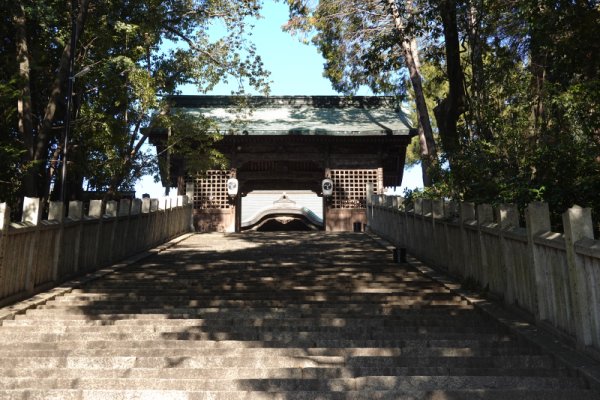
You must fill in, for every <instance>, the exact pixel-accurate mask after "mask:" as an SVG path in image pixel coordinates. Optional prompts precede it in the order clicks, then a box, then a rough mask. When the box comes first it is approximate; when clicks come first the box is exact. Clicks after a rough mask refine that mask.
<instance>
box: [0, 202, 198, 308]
mask: <svg viewBox="0 0 600 400" xmlns="http://www.w3.org/2000/svg"><path fill="white" fill-rule="evenodd" d="M191 213H192V206H191V204H189V202H188V199H187V196H178V197H177V198H168V197H167V198H161V199H143V200H142V199H134V200H121V201H120V202H119V203H117V202H115V201H108V202H106V203H103V202H102V201H101V200H92V201H91V202H90V203H89V207H88V211H87V213H85V214H86V215H84V204H83V203H82V202H80V201H72V202H70V203H69V205H68V213H67V215H66V216H65V208H64V207H63V204H62V203H61V202H51V203H50V206H49V210H48V219H47V220H42V219H41V209H40V200H39V199H37V198H25V199H24V205H23V219H22V221H21V222H16V223H15V222H13V223H11V221H10V209H9V208H8V207H7V205H6V203H2V204H0V305H2V304H9V303H12V302H14V301H17V300H19V299H22V298H25V297H28V296H31V295H32V294H34V293H35V292H37V291H39V290H43V289H45V288H49V287H52V286H54V285H56V284H59V283H60V282H62V281H65V280H66V279H69V278H71V277H75V276H79V275H82V274H85V273H87V272H92V271H95V270H98V269H100V268H102V267H104V266H107V265H110V264H112V263H114V262H116V261H119V260H122V259H124V258H126V257H129V256H131V255H134V254H136V253H139V252H141V251H143V250H146V249H148V248H150V247H153V246H155V245H157V244H160V243H164V242H165V241H167V240H169V239H171V238H173V237H175V236H178V235H181V234H183V233H186V232H189V231H190V226H191V224H190V221H191Z"/></svg>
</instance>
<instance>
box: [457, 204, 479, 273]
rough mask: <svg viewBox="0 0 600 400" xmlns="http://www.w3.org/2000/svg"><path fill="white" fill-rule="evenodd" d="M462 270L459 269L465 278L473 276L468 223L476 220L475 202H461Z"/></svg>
mask: <svg viewBox="0 0 600 400" xmlns="http://www.w3.org/2000/svg"><path fill="white" fill-rule="evenodd" d="M459 218H460V236H461V244H462V246H461V249H460V250H461V251H462V256H461V260H463V263H462V268H463V270H462V271H457V272H458V273H459V274H460V275H461V276H462V277H463V278H473V261H472V260H470V259H469V233H468V231H467V228H466V226H467V224H468V223H470V222H473V221H475V204H473V203H470V202H464V203H460V204H459Z"/></svg>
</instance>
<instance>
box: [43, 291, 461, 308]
mask: <svg viewBox="0 0 600 400" xmlns="http://www.w3.org/2000/svg"><path fill="white" fill-rule="evenodd" d="M211 301H245V302H248V303H252V302H256V301H282V302H283V301H286V302H290V301H294V302H300V303H302V302H306V303H309V302H321V301H331V302H335V303H339V304H344V303H348V302H354V303H381V302H388V301H390V302H419V301H421V302H428V301H446V302H457V303H462V302H463V301H464V300H463V299H462V298H461V297H460V296H456V295H451V294H447V293H432V294H429V295H418V294H398V295H396V294H363V295H354V294H353V295H345V296H343V295H328V294H324V295H316V296H315V295H307V294H293V293H287V294H281V295H280V294H277V293H270V294H263V293H260V294H255V295H247V294H243V293H242V294H239V293H229V294H214V295H205V296H198V295H190V296H164V295H157V296H137V297H133V296H127V297H121V298H113V299H110V298H108V299H103V300H93V301H87V300H86V301H82V300H77V301H66V300H65V299H62V300H60V301H50V302H48V303H47V304H46V305H47V306H65V305H70V306H88V305H96V304H103V305H107V306H108V305H118V304H119V303H122V304H138V303H144V302H148V303H150V304H159V303H160V304H181V303H188V302H192V303H193V304H194V305H196V304H203V303H206V302H211Z"/></svg>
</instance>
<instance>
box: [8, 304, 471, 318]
mask: <svg viewBox="0 0 600 400" xmlns="http://www.w3.org/2000/svg"><path fill="white" fill-rule="evenodd" d="M455 310H473V307H472V306H470V305H456V304H448V305H433V306H427V305H424V306H422V305H417V304H413V305H390V304H387V305H385V306H380V307H378V306H368V305H344V306H343V307H342V306H340V307H332V305H331V304H330V303H327V302H324V303H323V305H322V306H318V305H315V304H289V305H288V306H287V307H246V306H244V305H243V304H241V305H240V306H239V307H224V306H221V307H218V306H211V307H197V308H190V307H182V308H167V309H153V308H147V309H142V308H137V309H134V308H131V309H129V310H124V311H129V313H115V312H114V311H115V310H110V309H97V308H95V307H90V308H88V309H82V308H80V307H75V308H67V309H60V308H59V309H39V308H38V309H31V310H27V312H26V313H25V314H24V315H26V316H35V317H36V318H41V317H43V316H47V315H53V316H60V315H89V316H99V318H103V316H104V315H107V314H109V315H110V314H114V315H121V314H125V315H127V314H162V313H164V312H168V313H169V314H170V315H173V316H179V315H181V316H182V318H185V317H183V316H193V315H195V316H200V315H203V314H205V313H219V314H222V315H227V314H229V315H232V316H234V315H236V314H240V313H241V314H242V315H244V316H246V315H247V316H249V317H252V316H259V317H267V316H269V315H276V314H279V315H286V316H294V315H296V316H313V317H321V316H323V315H324V316H325V317H328V316H330V315H331V316H337V317H340V318H343V317H344V316H355V317H360V316H361V315H363V313H364V314H367V315H369V314H370V315H380V316H384V315H402V314H404V312H405V311H410V312H411V313H413V314H416V313H417V311H421V313H422V314H423V315H424V314H430V312H436V311H437V312H438V313H439V314H442V315H443V314H448V313H450V312H452V311H455ZM407 314H410V313H407ZM17 317H23V315H19V316H17Z"/></svg>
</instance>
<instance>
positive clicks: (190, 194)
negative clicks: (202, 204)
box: [185, 182, 369, 232]
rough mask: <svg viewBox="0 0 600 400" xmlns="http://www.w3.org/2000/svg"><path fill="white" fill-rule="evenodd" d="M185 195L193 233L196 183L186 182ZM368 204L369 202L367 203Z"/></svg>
mask: <svg viewBox="0 0 600 400" xmlns="http://www.w3.org/2000/svg"><path fill="white" fill-rule="evenodd" d="M185 195H186V197H187V204H191V205H192V207H191V210H190V220H189V225H190V227H189V229H190V232H193V231H194V230H195V229H196V228H195V227H194V183H193V182H186V184H185ZM368 196H369V190H368V189H367V198H368ZM367 203H368V201H367ZM368 208H369V207H368V206H367V210H368ZM323 211H324V212H325V211H326V210H325V209H324V210H323Z"/></svg>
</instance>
